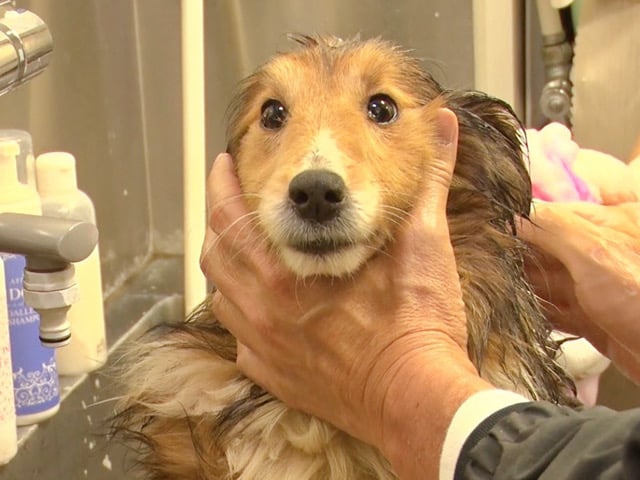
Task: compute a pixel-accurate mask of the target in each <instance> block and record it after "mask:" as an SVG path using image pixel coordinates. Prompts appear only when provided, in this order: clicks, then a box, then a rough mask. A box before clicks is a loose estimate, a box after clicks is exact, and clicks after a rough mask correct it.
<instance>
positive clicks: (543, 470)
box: [455, 402, 640, 480]
mask: <svg viewBox="0 0 640 480" xmlns="http://www.w3.org/2000/svg"><path fill="white" fill-rule="evenodd" d="M476 479H496V480H529V479H542V480H592V479H593V480H595V479H598V480H613V479H615V480H620V479H624V480H627V479H629V480H632V479H633V480H640V409H633V410H627V411H624V412H617V411H614V410H610V409H608V408H605V407H594V408H588V409H586V408H585V409H583V410H575V409H571V408H567V407H559V406H556V405H552V404H550V403H545V402H532V403H521V404H518V405H513V406H511V407H507V408H505V409H503V410H500V411H498V412H496V413H495V414H494V415H492V416H491V417H489V418H487V419H486V420H485V421H484V422H483V423H481V424H480V425H478V427H477V428H476V429H475V430H474V431H473V433H472V434H471V435H470V436H469V437H468V439H467V441H466V442H465V444H464V446H463V448H462V451H461V453H460V456H459V458H458V462H457V465H456V473H455V480H476Z"/></svg>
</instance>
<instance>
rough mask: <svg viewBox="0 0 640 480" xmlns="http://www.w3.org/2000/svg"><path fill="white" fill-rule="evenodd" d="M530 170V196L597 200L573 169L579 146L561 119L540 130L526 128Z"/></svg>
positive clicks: (572, 200)
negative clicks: (531, 194) (531, 193)
mask: <svg viewBox="0 0 640 480" xmlns="http://www.w3.org/2000/svg"><path fill="white" fill-rule="evenodd" d="M526 136H527V144H528V146H529V165H528V166H529V174H530V175H531V183H532V188H533V197H534V198H536V199H539V200H546V201H549V202H575V201H582V202H597V203H599V199H598V197H597V194H594V192H592V190H591V189H590V187H589V185H588V184H587V182H586V181H584V180H583V179H582V178H581V177H579V176H578V175H577V174H576V172H575V171H574V168H573V165H574V163H575V161H576V159H577V157H578V152H579V151H580V148H579V147H578V145H577V144H576V143H575V142H574V141H573V140H572V139H571V132H570V131H569V129H568V128H567V127H565V126H564V125H562V124H560V123H550V124H549V125H547V126H546V127H544V128H543V129H542V130H532V129H530V130H527V131H526Z"/></svg>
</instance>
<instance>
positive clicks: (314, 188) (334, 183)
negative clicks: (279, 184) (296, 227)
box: [289, 170, 345, 223]
mask: <svg viewBox="0 0 640 480" xmlns="http://www.w3.org/2000/svg"><path fill="white" fill-rule="evenodd" d="M344 196H345V185H344V181H343V180H342V178H341V177H340V176H339V175H336V174H335V173H333V172H330V171H328V170H307V171H304V172H302V173H299V174H298V175H296V176H295V177H293V180H291V183H290V184H289V199H290V200H291V203H292V204H293V206H294V207H295V209H296V211H297V212H298V215H300V216H301V217H302V218H304V219H305V220H312V221H315V222H319V223H324V222H328V221H329V220H332V219H333V218H335V217H336V216H337V215H338V213H339V212H340V208H341V206H342V203H343V201H344Z"/></svg>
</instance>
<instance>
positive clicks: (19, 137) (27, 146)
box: [0, 129, 36, 188]
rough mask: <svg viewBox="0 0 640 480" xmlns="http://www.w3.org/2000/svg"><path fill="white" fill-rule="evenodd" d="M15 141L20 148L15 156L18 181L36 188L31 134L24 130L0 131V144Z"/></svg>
mask: <svg viewBox="0 0 640 480" xmlns="http://www.w3.org/2000/svg"><path fill="white" fill-rule="evenodd" d="M11 140H13V141H15V142H16V143H17V144H18V146H19V147H20V151H19V152H18V155H17V156H16V166H17V170H18V180H19V181H20V182H22V183H24V184H26V185H29V186H30V187H32V188H36V160H35V158H34V157H33V141H32V139H31V134H30V133H29V132H27V131H25V130H12V129H11V130H0V142H1V143H4V142H8V141H11Z"/></svg>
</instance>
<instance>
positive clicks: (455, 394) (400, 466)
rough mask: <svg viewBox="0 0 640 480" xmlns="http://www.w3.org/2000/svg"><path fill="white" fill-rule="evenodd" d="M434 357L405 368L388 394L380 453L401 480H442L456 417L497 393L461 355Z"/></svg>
mask: <svg viewBox="0 0 640 480" xmlns="http://www.w3.org/2000/svg"><path fill="white" fill-rule="evenodd" d="M430 356H433V354H429V355H425V356H423V357H422V358H420V357H418V358H416V359H414V361H412V362H411V364H407V365H404V367H403V371H402V372H401V373H399V374H398V375H396V376H395V378H394V380H393V381H392V382H391V383H390V385H389V387H388V388H387V391H386V394H385V399H384V405H383V412H382V431H381V437H380V439H379V440H378V447H379V448H380V449H381V451H382V453H383V455H384V456H385V457H386V458H387V459H388V460H389V461H390V462H391V464H392V466H393V467H394V470H395V471H396V473H397V474H398V476H399V477H400V478H402V479H403V480H404V479H406V480H408V479H412V478H438V477H437V475H438V468H439V460H440V454H441V451H442V445H443V443H444V439H445V437H446V434H447V430H448V428H449V425H450V423H451V420H452V419H453V416H454V415H455V413H456V411H457V410H458V408H459V407H460V405H462V403H464V401H465V400H467V399H468V398H469V397H471V396H472V395H473V394H474V393H477V392H480V391H483V390H488V389H492V388H495V387H493V386H492V385H491V384H490V383H488V382H486V381H485V380H483V379H482V378H480V376H479V375H478V372H477V370H476V368H475V367H474V366H473V364H472V363H471V361H470V360H469V359H468V358H467V356H466V354H465V353H464V352H461V351H459V349H458V350H452V351H451V352H440V353H439V354H438V355H437V358H430Z"/></svg>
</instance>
